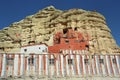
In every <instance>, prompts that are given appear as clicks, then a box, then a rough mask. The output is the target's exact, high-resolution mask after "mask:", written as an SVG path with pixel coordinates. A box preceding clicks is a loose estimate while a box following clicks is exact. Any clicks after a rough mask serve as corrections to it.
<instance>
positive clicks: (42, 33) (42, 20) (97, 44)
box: [0, 6, 120, 54]
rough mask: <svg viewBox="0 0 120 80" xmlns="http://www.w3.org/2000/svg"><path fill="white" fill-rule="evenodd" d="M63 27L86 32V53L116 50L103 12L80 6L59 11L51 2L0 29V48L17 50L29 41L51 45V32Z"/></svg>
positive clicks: (116, 47)
mask: <svg viewBox="0 0 120 80" xmlns="http://www.w3.org/2000/svg"><path fill="white" fill-rule="evenodd" d="M66 27H73V28H74V27H77V28H78V31H80V32H81V33H83V34H84V36H86V35H88V36H89V52H90V53H109V54H110V53H120V49H119V47H118V46H117V44H116V41H115V40H114V39H113V37H112V35H111V30H110V29H109V28H108V26H107V24H106V20H105V18H104V16H103V15H101V14H100V13H98V12H96V11H86V10H82V9H70V10H66V11H62V10H58V9H55V8H54V7H53V6H49V7H47V8H44V9H43V10H40V11H39V12H37V13H36V14H34V15H30V16H27V17H26V18H25V19H23V20H21V21H19V22H15V23H13V24H11V25H10V26H9V27H6V28H4V29H3V30H0V52H19V51H20V47H21V46H24V45H27V44H29V43H30V42H34V43H35V44H39V43H41V42H42V43H46V44H48V45H53V35H54V34H55V33H56V32H57V31H61V30H63V29H64V28H66Z"/></svg>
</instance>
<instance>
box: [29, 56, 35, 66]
mask: <svg viewBox="0 0 120 80" xmlns="http://www.w3.org/2000/svg"><path fill="white" fill-rule="evenodd" d="M28 64H29V65H34V58H33V57H30V58H28Z"/></svg>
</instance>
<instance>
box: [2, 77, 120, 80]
mask: <svg viewBox="0 0 120 80" xmlns="http://www.w3.org/2000/svg"><path fill="white" fill-rule="evenodd" d="M0 80H120V77H75V78H72V77H65V78H63V77H62V78H30V77H26V78H7V79H0Z"/></svg>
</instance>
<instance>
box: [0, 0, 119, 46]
mask: <svg viewBox="0 0 120 80" xmlns="http://www.w3.org/2000/svg"><path fill="white" fill-rule="evenodd" d="M50 5H53V6H54V7H55V8H57V9H61V10H67V9H71V8H82V9H85V10H96V11H97V12H100V13H101V14H102V15H104V16H105V17H106V22H107V25H108V26H109V28H110V29H111V31H112V35H113V37H114V38H115V40H116V42H117V44H118V45H119V46H120V23H119V22H120V0H0V29H2V28H4V27H8V26H9V25H10V24H11V23H13V22H17V21H20V20H21V19H23V18H25V17H26V16H28V15H32V14H35V13H36V12H38V11H39V10H41V9H43V8H45V7H47V6H50Z"/></svg>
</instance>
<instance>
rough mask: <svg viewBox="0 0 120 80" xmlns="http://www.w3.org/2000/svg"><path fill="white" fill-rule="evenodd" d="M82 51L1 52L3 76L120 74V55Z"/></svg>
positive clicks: (0, 72) (1, 72)
mask: <svg viewBox="0 0 120 80" xmlns="http://www.w3.org/2000/svg"><path fill="white" fill-rule="evenodd" d="M78 53H79V52H78ZM78 53H77V54H73V53H72V52H70V53H68V54H65V52H64V54H63V53H59V54H29V55H25V54H17V53H16V54H0V76H1V77H7V76H16V77H20V76H61V77H65V76H119V77H120V55H118V54H112V55H109V54H108V55H87V54H78Z"/></svg>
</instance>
